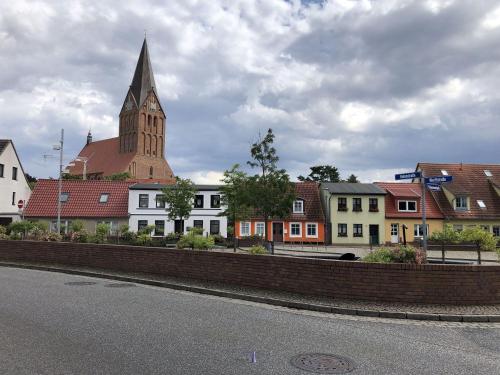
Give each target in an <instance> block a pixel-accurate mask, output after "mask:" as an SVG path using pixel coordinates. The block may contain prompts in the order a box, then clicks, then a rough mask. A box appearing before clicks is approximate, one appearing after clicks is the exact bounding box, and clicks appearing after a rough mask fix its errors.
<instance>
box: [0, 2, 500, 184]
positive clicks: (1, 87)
mask: <svg viewBox="0 0 500 375" xmlns="http://www.w3.org/2000/svg"><path fill="white" fill-rule="evenodd" d="M165 4H167V5H165ZM499 5H500V4H499V3H498V1H493V0H492V1H482V0H471V1H466V0H464V1H459V0H457V1H453V0H426V1H425V0H415V1H411V0H373V1H369V0H359V1H357V0H330V1H299V0H294V1H285V0H263V1H257V0H254V1H251V0H227V1H224V0H210V1H196V0H179V1H171V0H169V1H163V0H149V1H146V0H140V1H128V0H127V1H125V0H122V1H120V2H117V1H113V0H100V1H95V0H94V1H90V0H89V1H85V0H79V1H65V0H60V1H56V0H50V1H49V0H46V1H25V0H16V1H2V2H1V3H0V67H1V69H0V138H12V139H13V140H14V143H15V145H16V147H17V149H18V152H19V154H20V157H21V159H22V162H23V164H24V168H25V170H26V171H27V172H28V173H30V174H32V175H34V176H37V177H48V176H56V175H57V170H58V166H57V161H56V160H54V159H47V160H44V157H43V155H44V154H53V153H54V152H53V151H51V145H53V144H55V143H56V142H57V140H58V137H59V133H60V129H61V128H62V127H63V128H64V129H65V131H66V159H68V160H69V159H71V158H72V157H74V156H76V155H77V154H78V152H79V150H80V149H81V147H82V146H83V145H84V142H85V137H86V134H87V131H88V130H89V128H91V129H92V133H93V135H94V139H103V138H108V137H114V136H117V134H118V114H119V110H120V107H121V105H122V103H123V100H124V98H125V94H126V92H127V89H128V86H129V85H130V82H131V80H132V75H133V73H134V69H135V65H136V62H137V58H138V55H139V51H140V48H141V44H142V41H143V38H144V29H147V35H148V44H149V49H150V54H151V58H152V65H153V70H154V73H155V79H156V85H157V90H158V92H159V94H160V99H161V102H162V105H163V108H164V109H166V111H167V144H166V153H167V159H168V160H169V162H170V165H171V166H172V168H173V170H174V173H175V174H177V175H180V176H183V177H191V178H192V179H193V180H194V181H195V182H198V183H206V182H217V181H218V179H219V176H220V174H221V172H222V171H223V170H224V169H227V168H229V167H230V166H231V165H232V164H233V163H236V162H238V163H240V164H244V163H245V162H246V161H247V160H248V158H249V148H250V145H251V143H252V142H253V141H255V140H256V139H257V136H258V134H259V132H261V133H264V132H265V131H266V130H267V128H269V127H270V128H272V129H273V131H274V132H275V134H276V147H277V149H278V154H279V156H280V158H281V160H280V165H281V166H282V167H284V168H286V169H287V170H288V171H289V173H290V176H291V177H292V178H296V176H297V175H299V174H307V173H308V168H309V166H311V165H317V164H333V165H335V166H337V167H338V168H339V169H340V170H341V173H342V176H343V177H345V176H347V175H348V174H350V173H354V174H356V175H358V176H360V177H361V179H362V180H363V181H373V180H384V179H385V180H391V179H392V178H393V174H394V172H400V171H405V170H413V169H414V168H415V165H416V163H417V162H418V161H431V162H489V163H500V125H499V123H500V90H499V89H498V88H499V87H500V6H499Z"/></svg>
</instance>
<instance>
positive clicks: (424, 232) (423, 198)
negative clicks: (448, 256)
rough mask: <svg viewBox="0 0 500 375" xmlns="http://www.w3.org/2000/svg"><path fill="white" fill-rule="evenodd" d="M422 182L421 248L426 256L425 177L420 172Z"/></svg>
mask: <svg viewBox="0 0 500 375" xmlns="http://www.w3.org/2000/svg"><path fill="white" fill-rule="evenodd" d="M420 181H421V182H422V226H423V228H422V247H423V248H424V251H425V255H426V256H427V224H426V219H427V217H426V209H425V190H426V188H425V177H424V172H423V171H422V176H421V177H420Z"/></svg>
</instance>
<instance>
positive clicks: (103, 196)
mask: <svg viewBox="0 0 500 375" xmlns="http://www.w3.org/2000/svg"><path fill="white" fill-rule="evenodd" d="M108 199H109V193H103V194H101V196H100V197H99V203H108Z"/></svg>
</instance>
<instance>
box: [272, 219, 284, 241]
mask: <svg viewBox="0 0 500 375" xmlns="http://www.w3.org/2000/svg"><path fill="white" fill-rule="evenodd" d="M273 241H274V242H283V223H273Z"/></svg>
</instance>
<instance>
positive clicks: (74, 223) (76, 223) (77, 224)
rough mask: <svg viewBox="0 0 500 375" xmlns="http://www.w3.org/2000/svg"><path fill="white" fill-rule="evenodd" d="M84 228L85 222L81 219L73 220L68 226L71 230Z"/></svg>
mask: <svg viewBox="0 0 500 375" xmlns="http://www.w3.org/2000/svg"><path fill="white" fill-rule="evenodd" d="M83 228H85V223H84V222H83V221H82V220H73V221H72V222H71V225H70V227H69V230H70V231H71V232H81V231H82V230H83Z"/></svg>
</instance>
